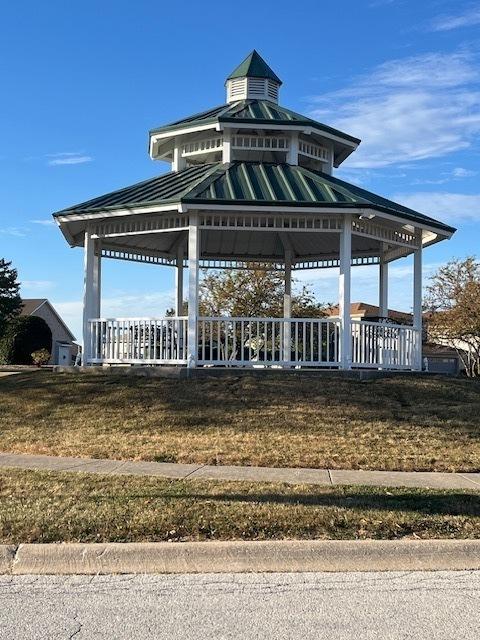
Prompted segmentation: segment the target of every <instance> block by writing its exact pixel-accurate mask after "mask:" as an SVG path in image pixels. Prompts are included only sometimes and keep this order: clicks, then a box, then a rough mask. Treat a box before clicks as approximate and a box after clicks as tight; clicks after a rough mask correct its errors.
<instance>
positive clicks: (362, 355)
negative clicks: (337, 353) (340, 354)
mask: <svg viewBox="0 0 480 640" xmlns="http://www.w3.org/2000/svg"><path fill="white" fill-rule="evenodd" d="M351 327H352V366H354V367H355V366H360V367H370V368H375V369H378V368H382V369H414V368H415V366H416V364H417V363H416V359H417V354H418V350H419V345H420V332H419V331H418V330H417V329H414V328H413V327H410V326H406V325H400V324H389V323H387V322H366V321H363V320H352V321H351Z"/></svg>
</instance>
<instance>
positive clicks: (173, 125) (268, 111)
mask: <svg viewBox="0 0 480 640" xmlns="http://www.w3.org/2000/svg"><path fill="white" fill-rule="evenodd" d="M216 122H218V123H221V122H233V123H235V122H238V123H243V124H252V125H255V124H275V125H289V124H290V125H292V124H294V125H299V126H305V127H312V129H316V130H317V131H320V132H323V133H329V134H332V135H335V136H337V137H339V138H342V139H343V140H347V141H349V142H351V143H353V144H354V145H358V144H360V140H359V138H355V137H354V136H351V135H349V134H348V133H344V132H343V131H340V130H339V129H334V128H333V127H329V126H328V125H326V124H323V123H321V122H317V120H313V119H312V118H308V117H307V116H304V115H302V114H300V113H296V112H295V111H291V110H290V109H286V108H285V107H281V106H280V105H278V104H276V103H275V102H270V100H251V99H249V100H240V101H239V102H235V103H233V104H223V105H220V106H218V107H214V108H212V109H208V110H207V111H202V112H200V113H196V114H194V115H192V116H189V117H188V118H183V119H182V120H176V121H175V122H170V123H169V124H166V125H163V126H161V127H157V128H156V129H151V130H150V135H151V136H152V135H155V134H157V133H166V132H168V131H175V130H177V129H185V128H188V127H197V126H200V125H206V124H210V123H216Z"/></svg>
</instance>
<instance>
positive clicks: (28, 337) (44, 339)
mask: <svg viewBox="0 0 480 640" xmlns="http://www.w3.org/2000/svg"><path fill="white" fill-rule="evenodd" d="M40 349H46V350H47V351H49V352H50V351H51V349H52V332H51V331H50V327H49V326H48V324H47V323H46V322H45V320H42V318H37V317H36V316H20V317H18V318H14V319H13V320H11V321H10V322H9V323H8V325H7V328H6V329H5V332H4V334H3V336H2V338H0V364H33V360H32V353H33V352H34V351H39V350H40Z"/></svg>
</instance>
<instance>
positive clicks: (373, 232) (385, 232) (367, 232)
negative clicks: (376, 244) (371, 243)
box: [352, 220, 420, 247]
mask: <svg viewBox="0 0 480 640" xmlns="http://www.w3.org/2000/svg"><path fill="white" fill-rule="evenodd" d="M352 233H354V234H355V235H357V236H365V237H367V238H375V239H376V240H382V241H383V242H388V243H391V244H399V245H402V246H407V247H418V246H420V240H419V238H418V237H417V236H416V234H415V232H410V231H408V230H406V229H396V228H395V227H387V226H384V225H381V224H378V223H376V222H372V221H370V220H352Z"/></svg>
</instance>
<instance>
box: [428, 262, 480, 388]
mask: <svg viewBox="0 0 480 640" xmlns="http://www.w3.org/2000/svg"><path fill="white" fill-rule="evenodd" d="M425 306H426V309H427V310H428V312H429V314H428V321H427V327H428V335H429V337H431V338H432V339H434V340H436V341H438V342H440V343H442V344H446V345H448V346H450V347H453V348H454V349H455V350H456V351H457V353H458V354H459V356H460V358H461V359H462V362H463V364H464V366H465V371H466V374H467V375H468V376H470V377H475V376H480V262H477V261H476V259H475V258H474V257H473V256H470V257H468V258H466V259H465V260H452V261H451V262H448V263H447V264H446V265H444V266H443V267H440V269H438V271H437V272H436V273H435V274H434V275H433V276H432V278H431V280H430V285H429V286H428V287H427V294H426V296H425Z"/></svg>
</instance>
